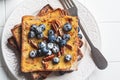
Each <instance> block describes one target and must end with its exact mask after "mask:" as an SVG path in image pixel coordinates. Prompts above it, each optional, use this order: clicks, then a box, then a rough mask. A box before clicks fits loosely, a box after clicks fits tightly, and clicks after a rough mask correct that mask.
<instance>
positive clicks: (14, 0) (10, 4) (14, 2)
mask: <svg viewBox="0 0 120 80" xmlns="http://www.w3.org/2000/svg"><path fill="white" fill-rule="evenodd" d="M22 1H23V0H5V4H6V5H5V6H6V19H7V18H8V17H9V15H10V14H11V13H12V11H13V10H14V9H15V8H16V7H17V6H19V4H20V3H21V2H22Z"/></svg>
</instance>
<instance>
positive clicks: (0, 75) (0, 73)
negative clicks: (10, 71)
mask: <svg viewBox="0 0 120 80" xmlns="http://www.w3.org/2000/svg"><path fill="white" fill-rule="evenodd" d="M0 80H9V79H8V77H7V75H6V73H5V71H4V69H3V68H2V67H0Z"/></svg>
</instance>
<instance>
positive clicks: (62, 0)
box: [59, 0, 68, 10]
mask: <svg viewBox="0 0 120 80" xmlns="http://www.w3.org/2000/svg"><path fill="white" fill-rule="evenodd" d="M59 1H60V2H61V4H62V5H63V7H64V8H65V9H66V10H67V8H68V7H67V6H66V5H65V3H64V0H59Z"/></svg>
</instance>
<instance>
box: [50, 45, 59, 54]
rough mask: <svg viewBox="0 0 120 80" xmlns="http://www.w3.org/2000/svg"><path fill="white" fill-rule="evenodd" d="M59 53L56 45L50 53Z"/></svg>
mask: <svg viewBox="0 0 120 80" xmlns="http://www.w3.org/2000/svg"><path fill="white" fill-rule="evenodd" d="M59 51H60V49H59V46H58V45H55V46H54V47H53V48H52V52H53V53H58V52H59Z"/></svg>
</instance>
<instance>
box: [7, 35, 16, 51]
mask: <svg viewBox="0 0 120 80" xmlns="http://www.w3.org/2000/svg"><path fill="white" fill-rule="evenodd" d="M8 43H9V45H11V46H12V47H13V48H15V49H17V48H18V47H17V45H16V42H15V39H14V37H13V36H11V37H10V38H8Z"/></svg>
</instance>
